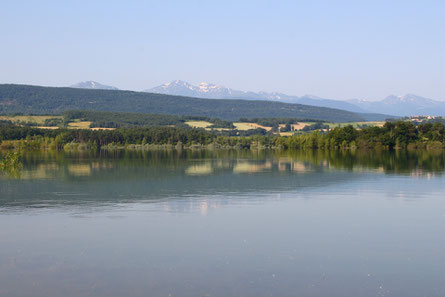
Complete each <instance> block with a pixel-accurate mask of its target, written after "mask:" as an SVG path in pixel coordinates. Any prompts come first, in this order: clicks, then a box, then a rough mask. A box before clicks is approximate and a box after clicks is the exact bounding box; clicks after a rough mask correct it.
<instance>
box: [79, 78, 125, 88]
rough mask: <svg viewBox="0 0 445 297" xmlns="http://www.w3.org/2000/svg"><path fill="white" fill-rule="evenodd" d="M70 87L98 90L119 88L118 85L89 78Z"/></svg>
mask: <svg viewBox="0 0 445 297" xmlns="http://www.w3.org/2000/svg"><path fill="white" fill-rule="evenodd" d="M70 88H77V89H97V90H119V89H118V88H116V87H113V86H107V85H104V84H101V83H98V82H96V81H92V80H88V81H83V82H80V83H77V84H74V85H71V86H70Z"/></svg>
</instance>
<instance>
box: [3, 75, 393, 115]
mask: <svg viewBox="0 0 445 297" xmlns="http://www.w3.org/2000/svg"><path fill="white" fill-rule="evenodd" d="M73 109H78V110H80V109H82V110H100V111H125V112H140V113H153V114H172V115H194V116H207V117H216V118H220V119H225V120H238V119H239V118H241V117H244V118H264V117H268V118H271V117H281V118H283V117H289V118H310V119H317V120H326V121H332V122H348V121H363V120H381V119H382V118H384V117H385V116H383V115H365V114H357V113H353V112H348V111H344V110H339V109H331V108H325V107H316V106H309V105H301V104H289V103H282V102H270V101H257V100H236V99H232V100H230V99H212V100H210V99H201V98H192V97H181V96H171V95H163V94H152V93H144V92H132V91H116V90H94V89H93V90H88V89H75V88H54V87H40V86H29V85H13V84H3V85H0V113H3V114H5V113H28V114H29V113H33V114H57V113H61V112H63V111H65V110H73Z"/></svg>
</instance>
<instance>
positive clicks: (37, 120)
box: [0, 115, 63, 126]
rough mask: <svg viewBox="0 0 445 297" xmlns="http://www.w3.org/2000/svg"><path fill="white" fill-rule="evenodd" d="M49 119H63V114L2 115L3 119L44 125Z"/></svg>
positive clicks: (0, 117) (0, 118)
mask: <svg viewBox="0 0 445 297" xmlns="http://www.w3.org/2000/svg"><path fill="white" fill-rule="evenodd" d="M49 119H63V116H27V115H24V116H21V115H20V116H0V120H2V121H11V122H13V123H20V122H22V123H23V122H24V123H33V124H37V125H41V126H43V124H44V123H45V120H49Z"/></svg>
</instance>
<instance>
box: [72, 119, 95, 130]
mask: <svg viewBox="0 0 445 297" xmlns="http://www.w3.org/2000/svg"><path fill="white" fill-rule="evenodd" d="M90 125H91V122H88V121H83V122H82V121H80V122H71V123H69V124H68V128H70V129H89V128H90Z"/></svg>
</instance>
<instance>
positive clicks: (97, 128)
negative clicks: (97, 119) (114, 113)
mask: <svg viewBox="0 0 445 297" xmlns="http://www.w3.org/2000/svg"><path fill="white" fill-rule="evenodd" d="M89 129H90V130H93V131H96V130H116V128H102V127H96V128H89Z"/></svg>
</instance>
